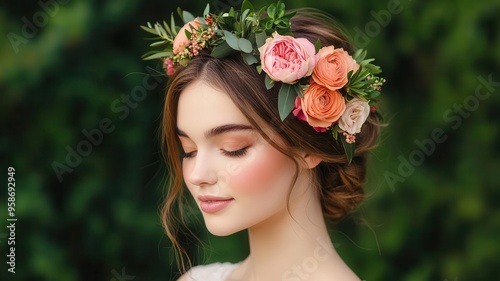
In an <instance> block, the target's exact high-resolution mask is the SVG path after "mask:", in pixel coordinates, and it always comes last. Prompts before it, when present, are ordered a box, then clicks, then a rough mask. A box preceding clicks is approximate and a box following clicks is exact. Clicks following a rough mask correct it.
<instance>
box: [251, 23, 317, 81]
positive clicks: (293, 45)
mask: <svg viewBox="0 0 500 281" xmlns="http://www.w3.org/2000/svg"><path fill="white" fill-rule="evenodd" d="M259 52H260V61H261V63H262V70H264V72H266V73H267V74H268V75H269V77H271V79H273V80H274V81H277V82H278V81H281V82H283V83H288V84H293V83H295V82H296V81H297V80H299V79H301V78H303V77H306V76H309V75H311V73H312V71H313V69H314V65H315V64H316V56H315V53H316V50H315V49H314V45H313V44H312V43H311V42H309V41H308V40H307V39H305V38H293V37H292V36H281V35H279V34H278V33H277V32H275V33H274V34H273V37H270V38H267V39H266V43H265V44H264V45H262V46H261V47H260V48H259Z"/></svg>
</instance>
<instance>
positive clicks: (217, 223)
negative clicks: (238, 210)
mask: <svg viewBox="0 0 500 281" xmlns="http://www.w3.org/2000/svg"><path fill="white" fill-rule="evenodd" d="M204 220H205V226H206V227H207V230H208V232H210V233H211V234H213V235H215V236H229V235H231V234H234V233H236V232H239V231H242V230H244V229H246V227H243V226H241V225H237V224H235V223H232V222H231V221H230V220H224V219H222V218H217V219H215V218H207V217H204Z"/></svg>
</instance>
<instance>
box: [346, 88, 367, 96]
mask: <svg viewBox="0 0 500 281" xmlns="http://www.w3.org/2000/svg"><path fill="white" fill-rule="evenodd" d="M349 91H351V92H354V93H356V94H358V95H360V96H366V93H365V92H363V91H362V90H359V89H356V88H349ZM350 94H351V93H350ZM351 96H352V94H351Z"/></svg>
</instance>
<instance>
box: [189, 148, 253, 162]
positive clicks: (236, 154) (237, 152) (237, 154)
mask: <svg viewBox="0 0 500 281" xmlns="http://www.w3.org/2000/svg"><path fill="white" fill-rule="evenodd" d="M248 148H249V146H246V147H244V148H242V149H238V150H235V151H225V150H222V153H223V154H224V155H226V156H229V157H241V156H244V155H245V154H246V153H247V149H248ZM195 153H196V151H192V152H186V153H182V154H181V158H184V159H187V158H192V157H194V154H195Z"/></svg>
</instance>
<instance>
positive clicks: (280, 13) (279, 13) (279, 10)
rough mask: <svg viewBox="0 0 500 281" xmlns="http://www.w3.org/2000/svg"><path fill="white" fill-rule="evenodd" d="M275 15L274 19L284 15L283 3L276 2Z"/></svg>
mask: <svg viewBox="0 0 500 281" xmlns="http://www.w3.org/2000/svg"><path fill="white" fill-rule="evenodd" d="M276 13H277V16H276V18H278V19H279V18H281V17H283V16H284V15H285V3H283V2H281V0H280V1H278V5H276Z"/></svg>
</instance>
